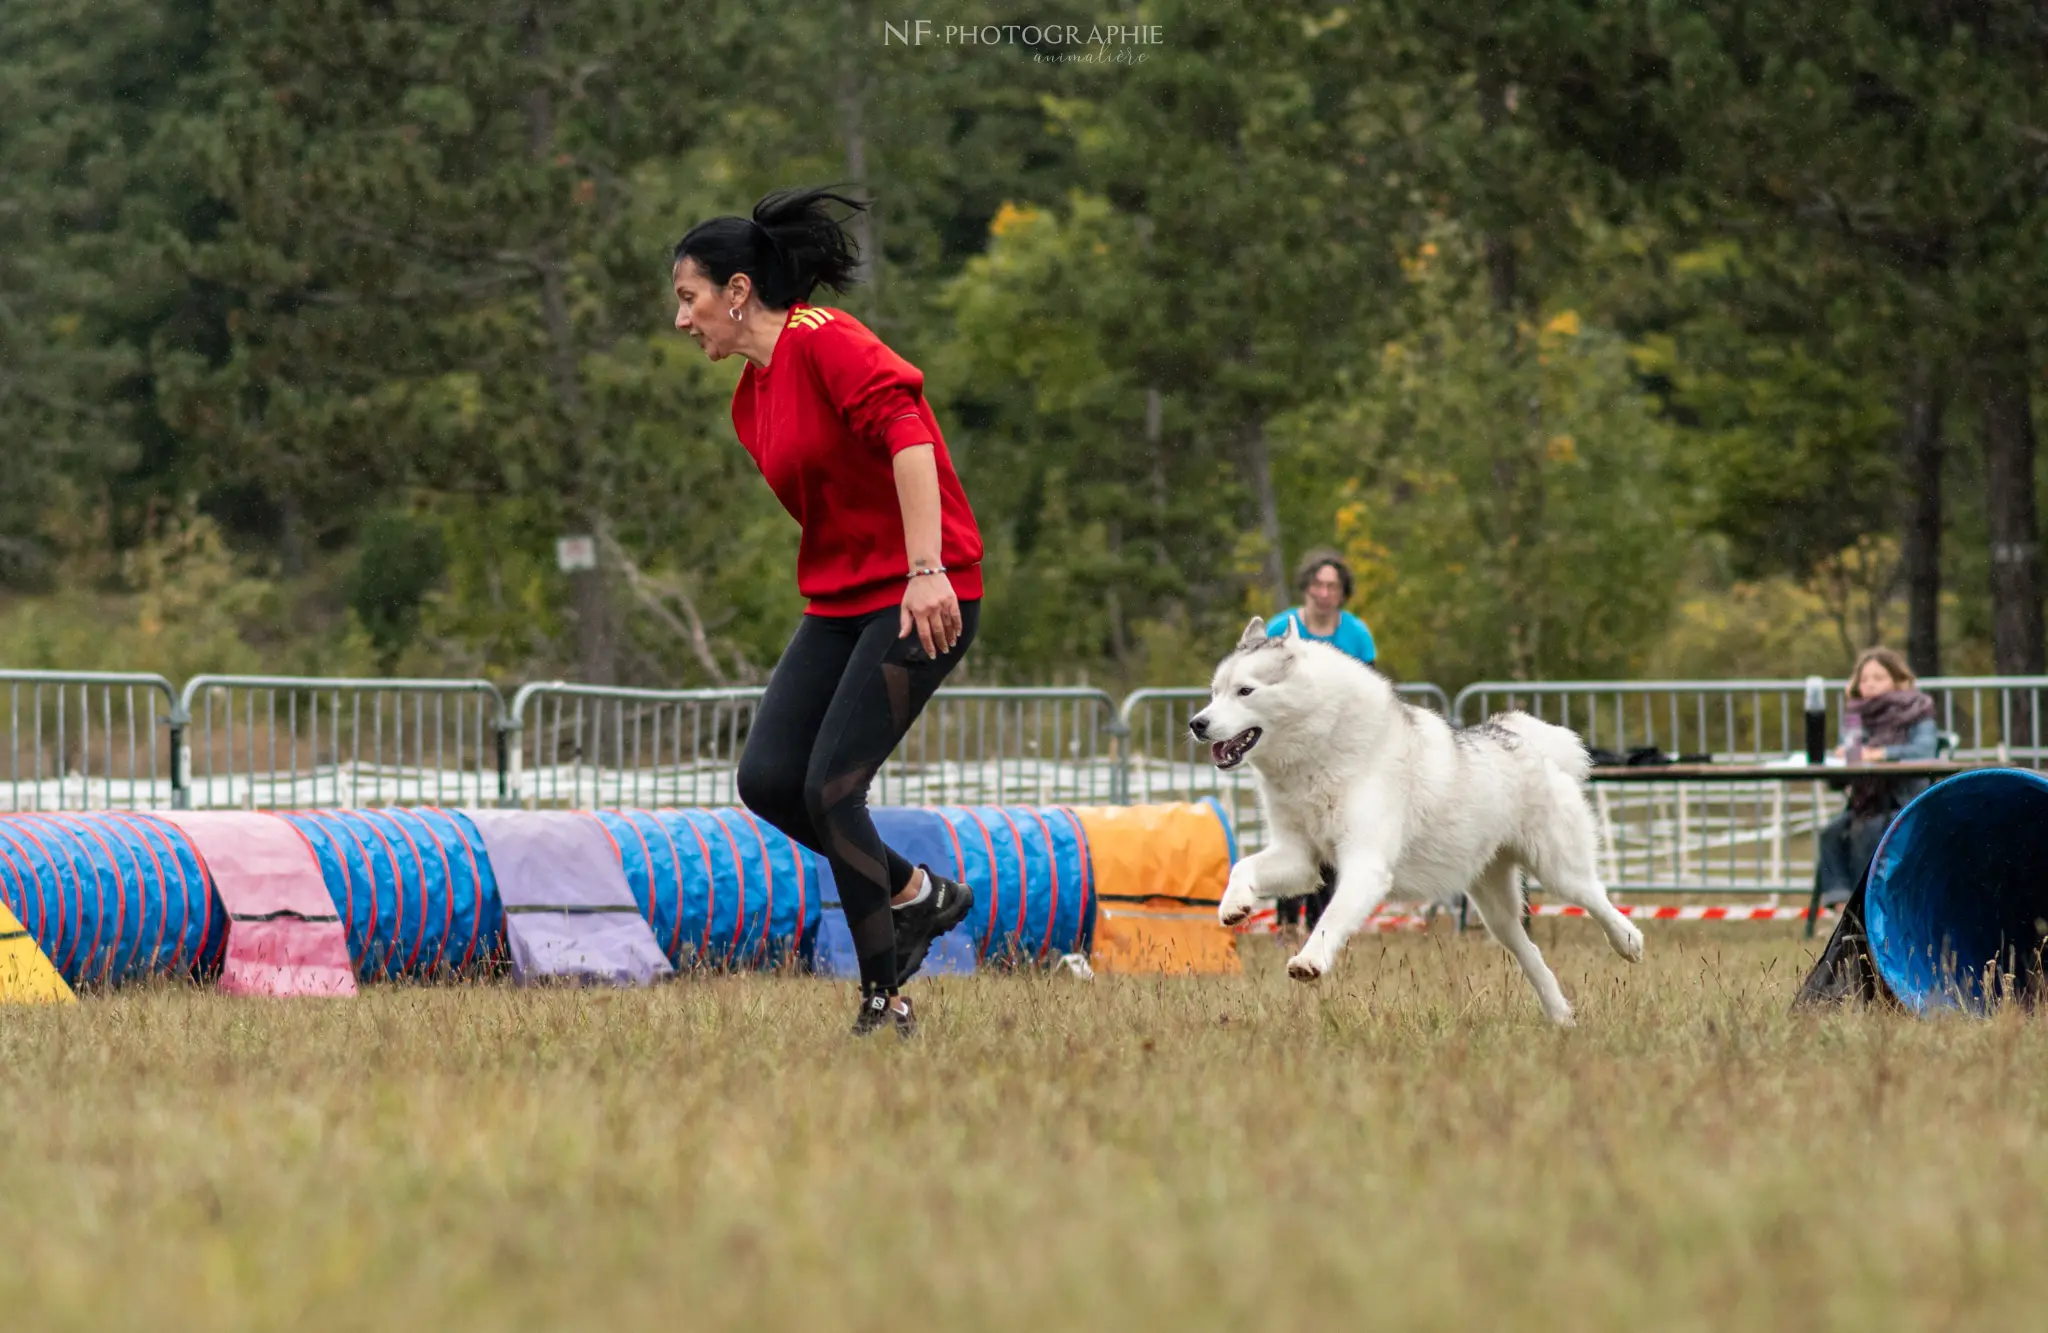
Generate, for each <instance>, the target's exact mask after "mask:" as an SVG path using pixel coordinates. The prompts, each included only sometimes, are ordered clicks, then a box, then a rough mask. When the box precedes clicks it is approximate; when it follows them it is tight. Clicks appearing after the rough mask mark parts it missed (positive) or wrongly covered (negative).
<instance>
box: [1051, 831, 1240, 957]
mask: <svg viewBox="0 0 2048 1333" xmlns="http://www.w3.org/2000/svg"><path fill="white" fill-rule="evenodd" d="M1077 814H1078V815H1079V816H1080V819H1081V825H1082V828H1083V829H1084V830H1085V831H1086V833H1087V836H1088V842H1089V847H1090V850H1091V853H1092V855H1091V858H1090V859H1091V862H1092V865H1093V870H1094V876H1095V891H1096V900H1097V902H1098V903H1099V907H1098V909H1097V912H1096V917H1095V948H1094V955H1093V962H1094V966H1095V970H1096V971H1098V972H1112V973H1113V972H1164V973H1212V974H1213V973H1223V974H1231V973H1238V972H1241V971H1243V968H1242V966H1241V965H1240V963H1239V961H1238V956H1237V937H1236V933H1235V932H1233V931H1231V930H1230V929H1228V928H1227V927H1225V926H1223V925H1221V924H1219V923H1218V922H1217V920H1216V910H1217V908H1218V907H1220V906H1221V905H1222V902H1223V891H1224V889H1226V888H1228V887H1229V885H1230V867H1231V866H1232V865H1233V864H1234V863H1235V862H1236V861H1237V835H1236V833H1235V832H1234V831H1233V830H1232V829H1231V827H1230V817H1229V816H1228V815H1227V814H1225V813H1224V811H1223V806H1222V804H1221V803H1220V802H1218V801H1217V800H1216V799H1215V798H1214V797H1207V798H1204V799H1203V800H1201V801H1197V802H1194V803H1193V804H1188V805H1127V806H1105V807H1101V808H1098V809H1090V810H1081V811H1078V812H1077Z"/></svg>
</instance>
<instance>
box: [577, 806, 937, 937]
mask: <svg viewBox="0 0 2048 1333" xmlns="http://www.w3.org/2000/svg"><path fill="white" fill-rule="evenodd" d="M898 813H915V812H896V811H883V810H877V811H875V817H876V819H877V820H878V821H879V820H881V819H883V818H884V817H885V816H888V815H892V814H898ZM584 818H589V819H593V820H595V821H596V823H597V824H598V826H599V827H601V828H603V829H604V831H605V833H606V835H607V836H608V837H609V838H610V840H611V846H612V850H613V853H614V854H615V855H616V856H617V857H618V859H619V863H620V866H621V868H622V869H623V870H624V872H625V877H626V883H627V885H628V886H629V887H630V888H631V890H632V894H633V898H634V901H635V902H636V904H637V905H638V907H639V909H640V912H641V915H642V916H643V917H644V918H645V920H646V922H647V926H648V929H649V930H651V931H652V932H653V933H654V938H655V940H656V941H657V942H658V943H659V945H660V947H661V948H662V950H663V952H664V954H665V955H666V957H667V958H668V961H669V963H670V965H671V966H673V967H675V968H677V969H684V968H690V967H706V966H709V967H777V966H780V965H781V964H782V963H783V961H784V960H785V959H788V958H791V957H801V956H804V955H806V953H807V951H808V949H809V946H810V943H811V941H812V940H813V939H814V938H815V936H816V934H817V931H818V928H819V923H820V922H821V920H822V919H823V917H824V915H825V906H824V903H825V899H826V897H827V896H828V895H829V894H830V891H831V890H830V885H831V873H832V872H831V871H830V870H829V869H827V868H826V867H825V864H824V862H823V861H822V860H821V859H820V858H819V857H818V856H817V855H816V854H815V853H813V852H811V851H809V850H807V849H805V848H803V847H801V846H799V845H798V844H796V843H794V842H792V841H790V839H789V838H788V837H787V836H785V835H784V834H783V833H782V832H781V830H779V829H777V828H775V827H774V826H772V825H770V824H768V823H765V822H764V821H762V820H760V819H758V818H756V817H755V816H754V815H753V814H752V813H751V812H749V811H746V810H741V809H736V808H723V809H716V810H599V811H597V812H595V814H594V815H589V816H584ZM885 836H886V834H885Z"/></svg>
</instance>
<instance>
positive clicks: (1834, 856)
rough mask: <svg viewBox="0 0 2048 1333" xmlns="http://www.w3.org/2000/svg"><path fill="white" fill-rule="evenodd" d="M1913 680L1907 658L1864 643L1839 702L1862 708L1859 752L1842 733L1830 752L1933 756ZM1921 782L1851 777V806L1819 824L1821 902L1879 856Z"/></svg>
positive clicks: (1927, 709)
mask: <svg viewBox="0 0 2048 1333" xmlns="http://www.w3.org/2000/svg"><path fill="white" fill-rule="evenodd" d="M1915 683H1916V682H1915V681H1914V677H1913V672H1912V670H1911V668H1909V667H1907V665H1906V659H1905V658H1903V657H1900V656H1899V655H1898V654H1897V653H1895V652H1893V651H1892V650H1891V649H1889V648H1870V649H1866V650H1865V651H1864V653H1863V656H1861V657H1859V658H1857V659H1856V669H1855V671H1853V672H1851V673H1850V675H1849V691H1848V701H1847V707H1845V708H1844V709H1843V717H1844V719H1845V720H1847V719H1848V718H1850V717H1852V716H1855V715H1857V714H1859V713H1860V715H1861V720H1862V728H1861V745H1860V753H1859V752H1858V751H1859V746H1858V744H1857V737H1856V736H1854V735H1851V736H1849V737H1847V738H1845V743H1844V744H1843V745H1840V746H1838V747H1836V749H1835V753H1836V754H1837V755H1840V756H1842V757H1843V758H1844V759H1846V760H1848V761H1849V762H1850V763H1852V764H1854V763H1864V764H1869V763H1882V762H1884V761H1886V760H1906V759H1932V758H1934V757H1935V756H1936V754H1937V753H1939V751H1940V749H1941V734H1940V732H1939V730H1938V729H1937V728H1936V726H1935V723H1934V700H1933V699H1931V698H1929V697H1928V696H1927V695H1925V694H1922V693H1921V692H1920V691H1919V690H1918V689H1916V688H1915ZM1846 729H1847V728H1845V730H1846ZM1926 787H1927V782H1926V780H1925V779H1915V778H1856V779H1854V780H1852V781H1851V782H1850V783H1849V808H1848V809H1846V810H1844V811H1843V812H1842V813H1841V814H1839V815H1836V816H1835V817H1834V819H1832V820H1830V821H1829V822H1828V825H1827V827H1826V828H1824V829H1822V830H1821V831H1820V855H1819V857H1818V858H1817V864H1816V865H1815V866H1814V880H1815V887H1816V888H1817V889H1818V891H1819V895H1820V901H1821V903H1822V904H1823V905H1825V906H1839V905H1840V904H1842V903H1845V902H1847V901H1848V900H1849V895H1850V894H1851V893H1854V892H1855V890H1856V883H1857V881H1858V880H1861V879H1862V878H1863V871H1864V868H1865V867H1867V866H1868V865H1869V864H1870V858H1871V857H1873V856H1875V855H1877V844H1878V842H1879V841H1880V840H1882V839H1883V837H1884V831H1885V829H1887V828H1889V827H1890V826H1891V822H1892V816H1893V815H1895V814H1897V813H1898V812H1899V811H1900V810H1901V809H1902V808H1904V806H1905V804H1906V802H1908V801H1910V800H1912V799H1913V798H1914V797H1915V796H1917V795H1919V794H1920V793H1921V792H1922V791H1924V790H1925V789H1926Z"/></svg>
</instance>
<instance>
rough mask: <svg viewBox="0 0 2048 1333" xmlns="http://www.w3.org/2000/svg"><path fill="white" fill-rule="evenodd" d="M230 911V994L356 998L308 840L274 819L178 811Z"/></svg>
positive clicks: (172, 816) (225, 970)
mask: <svg viewBox="0 0 2048 1333" xmlns="http://www.w3.org/2000/svg"><path fill="white" fill-rule="evenodd" d="M162 818H164V819H167V820H169V821H170V822H172V823H174V824H176V825H177V826H178V827H179V828H180V829H182V830H184V833H185V836H186V837H187V838H188V839H190V840H191V843H192V846H193V848H194V849H195V850H196V851H197V852H198V853H199V859H200V861H201V862H202V863H203V864H204V865H205V867H206V872H207V877H208V878H210V879H211V880H212V881H213V890H214V892H215V893H216V894H218V895H219V896H220V902H221V906H222V907H223V908H224V909H225V910H226V912H227V918H228V939H227V950H226V953H225V955H224V956H223V958H222V961H221V971H220V988H221V989H222V990H223V991H225V992H227V993H228V994H230V995H329V996H340V995H354V994H355V993H356V970H355V964H354V963H353V961H352V960H351V959H350V958H349V953H348V936H347V935H346V934H345V933H344V932H343V930H342V925H341V918H340V916H338V915H337V914H336V913H335V910H334V900H333V899H332V898H331V897H329V896H328V893H327V883H326V881H325V880H324V879H323V878H322V877H321V874H320V863H319V861H318V860H317V859H316V858H315V857H314V855H313V849H312V847H311V846H309V845H308V844H307V842H306V839H305V837H304V835H303V834H301V833H300V832H299V831H298V829H296V828H294V827H293V826H292V825H291V824H289V823H287V822H285V821H284V820H282V819H280V818H278V817H277V816H276V815H269V814H250V813H243V812H240V811H227V810H221V811H214V810H206V811H176V812H173V813H169V814H165V815H163V816H162Z"/></svg>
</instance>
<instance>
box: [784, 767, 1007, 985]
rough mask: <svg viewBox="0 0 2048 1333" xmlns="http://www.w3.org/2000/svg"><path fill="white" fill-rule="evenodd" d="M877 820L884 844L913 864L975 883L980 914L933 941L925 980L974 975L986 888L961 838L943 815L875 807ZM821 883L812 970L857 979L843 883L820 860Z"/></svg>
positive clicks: (922, 972)
mask: <svg viewBox="0 0 2048 1333" xmlns="http://www.w3.org/2000/svg"><path fill="white" fill-rule="evenodd" d="M869 813H870V814H872V815H873V816H874V820H875V831H876V832H877V833H879V834H881V835H882V841H883V842H885V843H887V844H888V845H889V846H891V847H893V848H895V849H896V850H897V852H899V853H900V854H901V855H902V856H903V857H904V859H905V860H907V861H909V862H910V863H911V864H912V865H922V866H928V867H930V868H931V870H932V871H933V872H934V873H936V874H939V875H943V876H945V877H946V878H947V879H953V880H959V881H961V882H962V883H967V884H974V885H975V911H974V912H971V913H969V914H968V919H967V920H965V921H963V922H961V923H960V924H959V925H958V926H956V927H954V929H953V930H951V931H950V932H948V933H947V934H945V935H943V936H941V937H939V938H938V939H936V940H933V941H932V947H931V952H930V953H929V954H927V955H926V956H925V961H924V966H923V968H922V969H920V971H919V975H920V976H946V975H953V976H958V975H961V974H964V973H968V972H972V971H974V968H975V962H976V958H977V950H976V947H975V942H976V940H977V939H978V938H979V934H980V932H979V927H978V921H977V917H978V913H979V912H980V911H981V907H982V904H981V889H980V886H979V884H978V882H977V881H975V880H974V879H973V878H972V877H971V876H969V874H968V872H967V868H966V865H965V862H964V860H963V858H962V856H961V849H960V844H959V840H958V839H957V838H956V837H955V836H954V833H953V829H952V827H951V825H949V824H948V823H947V822H946V820H945V819H944V818H942V817H941V816H940V815H939V814H938V812H936V811H933V810H914V809H904V808H879V807H878V808H876V809H874V810H872V811H870V812H869ZM818 867H819V871H820V873H821V876H822V882H823V884H824V886H825V893H826V900H825V914H824V920H823V922H822V923H821V924H820V925H819V927H818V938H817V943H816V947H815V948H814V949H813V951H812V956H811V970H812V971H814V972H819V973H822V974H824V975H826V976H832V977H858V976H859V975H860V955H859V953H858V951H857V950H855V948H854V945H853V930H852V927H850V926H849V925H848V924H847V921H846V911H845V908H844V906H843V904H842V903H841V902H840V899H839V885H838V882H837V880H836V878H835V877H834V876H833V874H832V867H831V866H830V865H828V864H826V863H825V861H824V860H823V859H822V858H820V860H819V862H818Z"/></svg>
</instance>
